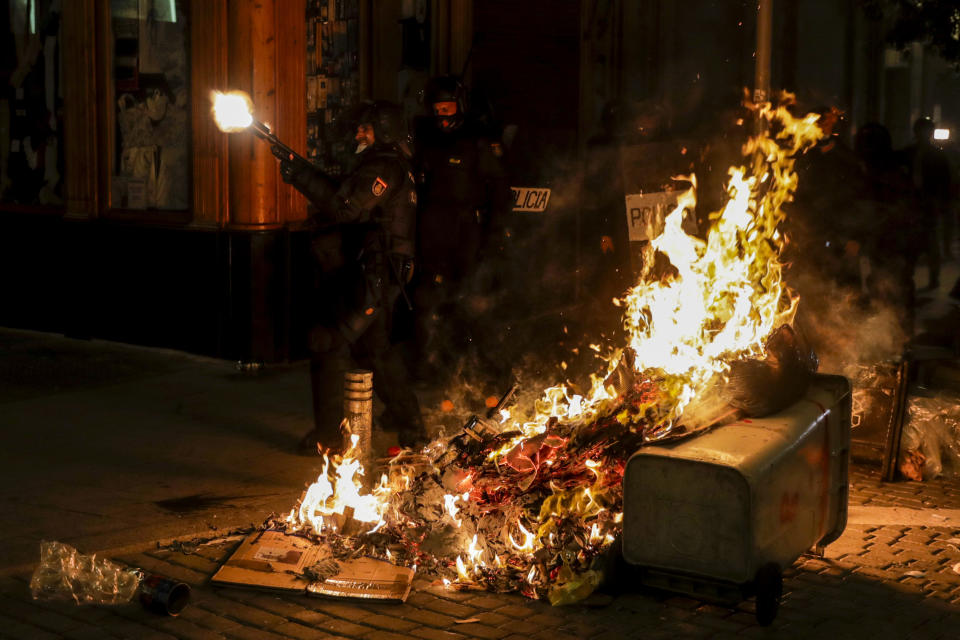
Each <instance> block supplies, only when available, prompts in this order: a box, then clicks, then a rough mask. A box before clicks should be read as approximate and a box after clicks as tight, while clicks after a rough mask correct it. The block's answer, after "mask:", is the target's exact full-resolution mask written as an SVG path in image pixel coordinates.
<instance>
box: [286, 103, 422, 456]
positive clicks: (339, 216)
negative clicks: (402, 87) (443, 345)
mask: <svg viewBox="0 0 960 640" xmlns="http://www.w3.org/2000/svg"><path fill="white" fill-rule="evenodd" d="M354 119H355V121H356V123H357V126H356V136H355V139H356V142H357V151H356V153H357V163H356V167H355V168H354V169H353V171H352V172H351V173H350V174H349V175H348V176H347V177H346V179H345V180H344V181H343V183H342V184H339V185H338V184H337V183H336V182H335V181H334V180H332V179H331V178H330V177H329V176H327V175H326V174H324V173H323V172H321V171H320V170H318V169H317V168H316V167H314V166H313V165H310V164H307V163H299V162H291V161H287V160H282V161H281V166H280V169H281V174H282V176H283V179H284V181H285V182H287V183H289V184H291V185H293V186H294V187H295V188H296V189H297V190H298V191H300V192H301V193H302V194H303V195H305V196H306V197H307V199H309V200H310V202H311V204H313V206H314V207H315V209H316V212H315V213H314V214H313V215H312V217H311V220H312V222H313V224H314V225H315V227H316V228H317V229H318V230H319V233H318V236H319V237H320V238H322V239H323V242H321V243H320V244H321V245H323V246H325V247H326V253H327V254H328V255H329V254H330V253H336V248H334V250H332V251H331V250H330V246H329V245H330V238H338V237H339V238H341V239H342V238H348V237H352V238H354V239H355V243H354V244H352V245H351V243H349V242H346V241H343V242H342V244H341V247H339V248H340V250H341V251H342V252H343V254H344V255H345V262H346V266H345V267H344V268H341V269H340V271H339V273H340V274H341V275H340V276H338V279H339V280H340V283H339V284H340V285H341V286H339V287H338V293H337V294H336V295H334V296H332V297H335V298H336V300H332V301H331V302H332V304H334V305H335V309H336V310H335V313H334V314H333V317H332V321H327V322H324V323H322V324H320V325H318V326H317V327H315V328H314V329H313V331H312V332H311V335H310V350H311V367H310V373H311V383H312V389H313V405H314V429H313V430H312V431H311V432H309V433H308V434H306V436H304V438H303V440H302V441H301V448H302V449H304V450H312V451H315V450H316V448H317V446H318V444H319V445H320V446H322V447H323V448H331V449H337V448H339V447H340V445H341V435H340V433H339V431H338V428H339V423H340V419H341V410H342V406H343V404H342V398H343V396H342V384H343V374H344V372H345V371H346V370H348V369H349V368H351V366H352V365H353V362H357V363H359V364H361V365H363V366H366V367H367V368H370V369H371V370H372V371H373V379H374V389H375V390H376V393H377V395H378V396H379V397H380V398H381V399H382V400H383V402H384V405H385V407H386V408H385V411H384V414H383V416H382V418H381V420H382V422H381V426H382V427H383V428H384V429H387V430H393V431H397V432H398V437H399V441H400V444H401V446H415V445H417V444H419V443H421V442H423V440H424V439H425V438H424V437H425V430H424V425H423V419H422V417H421V414H420V406H419V403H418V401H417V397H416V395H415V394H414V393H413V391H412V389H411V388H410V386H409V376H408V375H407V372H406V368H405V365H404V362H403V360H402V358H401V357H400V355H399V354H398V352H397V351H396V349H395V348H394V345H392V344H391V340H390V327H391V321H392V315H393V309H394V306H395V303H397V301H398V298H401V297H403V298H405V297H406V295H407V294H406V292H405V290H404V287H405V286H406V284H407V282H408V280H409V279H410V274H411V273H412V270H413V255H414V242H415V236H414V234H415V232H416V208H417V195H416V190H415V184H414V178H413V174H412V172H411V168H410V164H409V161H408V154H407V153H406V151H407V150H408V147H407V145H406V137H407V135H406V126H405V123H404V119H403V115H402V113H401V111H400V109H399V108H398V107H396V106H395V105H393V104H391V103H388V102H380V101H378V102H365V103H363V104H361V106H360V108H359V109H358V111H357V114H356V116H355V118H354ZM323 266H324V265H321V267H323ZM344 282H346V283H347V286H343V285H344ZM327 293H328V294H329V291H328V292H327Z"/></svg>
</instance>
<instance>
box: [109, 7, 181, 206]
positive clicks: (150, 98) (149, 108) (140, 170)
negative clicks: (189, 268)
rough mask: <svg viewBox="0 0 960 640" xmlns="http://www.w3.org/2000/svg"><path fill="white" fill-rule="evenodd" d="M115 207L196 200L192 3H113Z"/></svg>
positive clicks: (112, 186)
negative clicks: (192, 144) (192, 147)
mask: <svg viewBox="0 0 960 640" xmlns="http://www.w3.org/2000/svg"><path fill="white" fill-rule="evenodd" d="M110 6H111V21H110V22H111V28H112V34H111V45H112V52H113V59H112V74H113V75H112V79H113V86H112V89H113V108H114V109H115V112H114V115H115V118H114V125H113V126H114V135H113V140H114V145H113V147H114V149H113V154H114V157H113V162H112V167H113V175H112V176H111V181H110V204H111V207H112V208H114V209H127V210H138V209H140V210H158V211H160V210H165V211H182V210H186V209H187V208H189V205H190V173H191V172H190V166H191V164H190V110H189V104H190V71H189V70H190V60H189V41H188V40H189V26H188V6H187V2H186V1H185V0H111V5H110Z"/></svg>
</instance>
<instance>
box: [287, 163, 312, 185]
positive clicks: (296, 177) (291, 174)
mask: <svg viewBox="0 0 960 640" xmlns="http://www.w3.org/2000/svg"><path fill="white" fill-rule="evenodd" d="M312 173H313V167H311V166H310V165H309V164H307V163H305V162H303V161H301V160H300V159H299V158H295V159H293V160H290V159H288V158H281V159H280V177H281V178H283V181H284V182H286V183H287V184H289V185H293V186H294V187H300V186H302V185H304V184H306V183H307V182H308V181H309V179H310V176H311V175H312Z"/></svg>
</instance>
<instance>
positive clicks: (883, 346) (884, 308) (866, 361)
mask: <svg viewBox="0 0 960 640" xmlns="http://www.w3.org/2000/svg"><path fill="white" fill-rule="evenodd" d="M825 275H826V274H824V273H822V272H819V271H817V270H815V269H806V270H803V271H801V272H792V273H791V274H790V275H789V277H788V282H789V284H790V285H791V286H792V287H793V288H794V289H796V290H797V292H798V293H799V294H800V306H799V308H798V311H797V319H796V324H797V325H798V327H799V329H800V330H801V331H802V332H803V334H804V336H805V337H806V339H807V340H808V341H809V342H810V344H811V346H812V347H813V349H814V351H815V352H816V353H817V356H818V357H819V358H820V371H821V372H823V373H835V374H841V375H845V376H847V377H850V378H854V377H856V375H857V372H858V367H859V366H860V365H873V364H876V363H878V362H885V361H892V360H897V359H899V357H900V356H901V354H902V352H903V349H904V347H905V345H906V343H907V340H908V337H909V336H908V333H907V327H908V325H909V322H908V321H907V320H906V319H905V315H906V314H907V313H908V310H907V309H906V308H905V305H906V304H907V301H906V300H902V301H900V302H899V303H896V302H891V301H885V299H884V298H881V297H877V296H865V295H864V294H863V292H862V290H861V289H859V288H856V287H855V286H854V285H851V284H847V283H840V282H837V281H836V280H833V279H831V278H830V277H829V276H827V277H825ZM878 278H882V279H884V280H886V281H887V282H888V283H890V285H891V286H893V283H892V282H891V281H892V277H890V276H878Z"/></svg>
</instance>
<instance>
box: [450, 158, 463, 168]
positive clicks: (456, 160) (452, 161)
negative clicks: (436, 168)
mask: <svg viewBox="0 0 960 640" xmlns="http://www.w3.org/2000/svg"><path fill="white" fill-rule="evenodd" d="M447 164H452V165H454V166H456V165H460V164H463V160H461V159H460V158H458V157H456V156H450V157H449V158H447Z"/></svg>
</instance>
